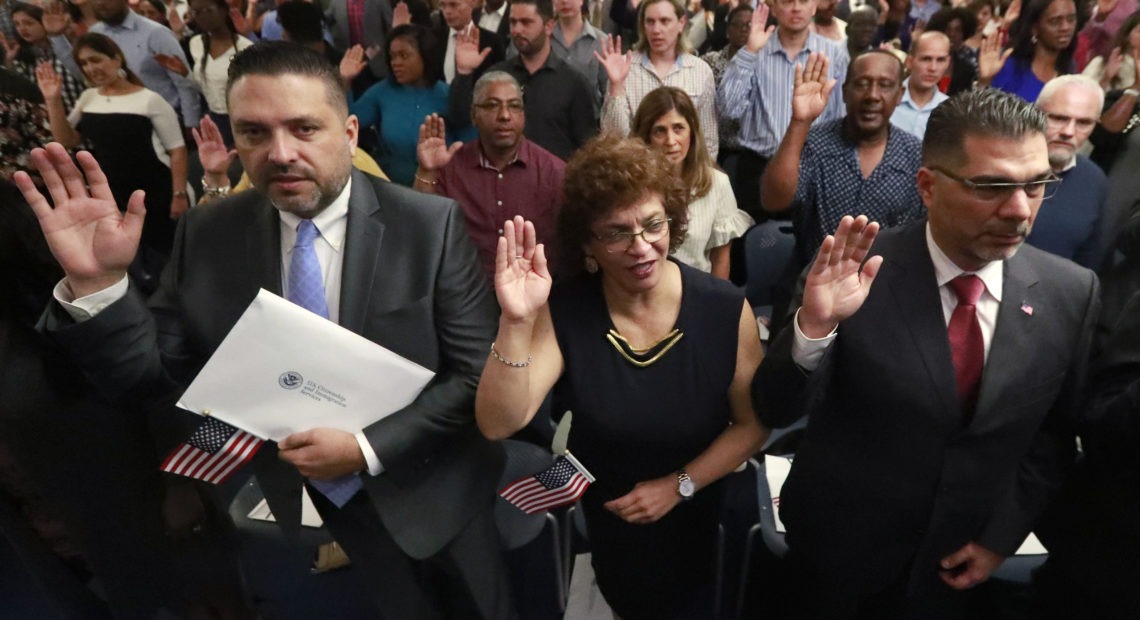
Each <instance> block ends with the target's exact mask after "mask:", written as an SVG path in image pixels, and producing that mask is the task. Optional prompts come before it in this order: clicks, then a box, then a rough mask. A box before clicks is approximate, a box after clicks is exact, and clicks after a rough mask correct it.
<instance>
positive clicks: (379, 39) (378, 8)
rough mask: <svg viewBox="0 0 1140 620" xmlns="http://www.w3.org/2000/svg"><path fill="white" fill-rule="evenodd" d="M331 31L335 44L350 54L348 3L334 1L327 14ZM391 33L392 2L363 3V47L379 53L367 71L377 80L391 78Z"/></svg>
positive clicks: (370, 61) (372, 1) (373, 0)
mask: <svg viewBox="0 0 1140 620" xmlns="http://www.w3.org/2000/svg"><path fill="white" fill-rule="evenodd" d="M325 17H326V18H327V19H328V20H329V30H330V31H331V32H332V38H333V45H334V46H336V48H337V49H340V50H345V51H347V50H348V48H349V47H350V45H349V44H350V39H349V34H348V0H332V2H331V3H329V8H328V10H327V11H326V12H325ZM391 31H392V3H391V2H390V1H389V0H365V1H364V47H365V48H368V47H371V46H373V45H375V46H377V47H378V48H379V50H380V52H379V53H378V54H376V55H375V56H373V57H372V59H371V60H369V61H368V68H369V69H371V70H372V73H373V74H374V75H375V76H376V78H377V79H380V80H382V79H384V78H385V77H388V50H387V45H388V33H389V32H391Z"/></svg>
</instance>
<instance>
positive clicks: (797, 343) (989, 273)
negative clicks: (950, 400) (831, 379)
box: [792, 223, 1005, 372]
mask: <svg viewBox="0 0 1140 620" xmlns="http://www.w3.org/2000/svg"><path fill="white" fill-rule="evenodd" d="M926 249H927V250H928V251H929V252H930V260H931V261H932V262H933V263H934V277H935V279H936V280H937V282H938V295H939V296H940V297H941V298H942V315H943V318H944V319H945V320H946V326H947V328H949V326H950V317H951V316H952V315H953V314H954V308H956V307H958V295H957V294H955V293H954V289H952V288H950V286H949V283H950V281H951V280H953V279H954V278H957V277H958V276H960V275H963V274H973V275H976V276H978V277H979V278H981V280H982V283H983V284H985V285H986V289H985V291H983V292H982V296H981V298H979V299H978V305H977V315H978V323H979V324H980V325H981V327H982V342H983V344H984V345H985V358H984V359H987V360H988V359H989V357H990V343H991V342H993V339H994V329H995V328H996V327H997V316H998V308H999V307H1000V306H1001V290H1002V281H1003V273H1004V272H1003V268H1004V264H1005V261H1000V260H995V261H990V262H989V263H986V266H985V267H982V268H981V269H979V270H977V271H965V270H964V269H962V268H961V267H959V266H957V265H955V264H954V261H952V260H950V257H948V256H946V253H945V252H943V251H942V248H940V247H938V244H937V243H935V242H934V237H933V235H931V233H930V224H929V223H927V224H926ZM799 318H800V313H799V311H796V317H795V319H794V320H793V323H794V325H795V338H794V339H793V340H792V360H793V361H795V363H796V365H798V366H799V367H800V368H803V369H804V370H806V371H808V372H811V371H813V370H815V369H816V368H817V367H819V362H820V359H821V358H822V357H823V353H824V351H826V350H827V347H829V346H831V343H832V342H834V341H835V336H836V334H837V333H838V329H839V328H838V327H836V329H834V330H832V331H831V333H830V334H828V335H826V336H824V337H823V338H808V337H807V336H805V335H804V333H803V332H802V331H800V323H799Z"/></svg>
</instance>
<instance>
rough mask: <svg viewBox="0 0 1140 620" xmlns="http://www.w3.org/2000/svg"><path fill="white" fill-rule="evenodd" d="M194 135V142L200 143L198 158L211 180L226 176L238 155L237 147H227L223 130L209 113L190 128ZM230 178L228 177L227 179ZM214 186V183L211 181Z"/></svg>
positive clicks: (218, 179)
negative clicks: (193, 127) (223, 137)
mask: <svg viewBox="0 0 1140 620" xmlns="http://www.w3.org/2000/svg"><path fill="white" fill-rule="evenodd" d="M190 131H191V133H192V134H193V135H194V143H195V144H197V145H198V159H199V160H201V162H202V170H203V171H204V172H205V173H206V176H207V177H210V180H211V181H220V180H221V179H222V178H225V177H226V174H227V172H228V171H229V169H230V164H231V163H233V161H234V157H236V156H237V149H233V150H231V149H227V148H226V143H225V140H223V139H222V132H221V130H220V129H218V125H217V124H216V123H214V120H213V119H212V118H210V117H209V116H208V115H206V116H203V117H202V121H201V122H200V123H199V124H198V127H197V128H195V129H191V130H190ZM228 180H229V179H228V178H226V181H228ZM211 185H212V186H216V185H214V183H211Z"/></svg>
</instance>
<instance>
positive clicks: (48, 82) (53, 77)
mask: <svg viewBox="0 0 1140 620" xmlns="http://www.w3.org/2000/svg"><path fill="white" fill-rule="evenodd" d="M36 84H37V85H38V86H39V87H40V93H42V94H43V96H44V101H50V100H52V99H58V98H59V97H60V96H61V95H60V94H61V93H62V92H63V78H62V77H60V75H59V74H58V73H56V72H55V68H54V67H52V66H51V63H50V62H46V61H45V62H41V63H40V64H38V65H36Z"/></svg>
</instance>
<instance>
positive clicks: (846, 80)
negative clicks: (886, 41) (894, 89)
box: [843, 47, 906, 88]
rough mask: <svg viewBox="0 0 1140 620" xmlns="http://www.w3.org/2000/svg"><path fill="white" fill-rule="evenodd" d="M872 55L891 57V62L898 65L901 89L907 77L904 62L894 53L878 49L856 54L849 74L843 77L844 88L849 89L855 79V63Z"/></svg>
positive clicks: (848, 70) (848, 69) (850, 64)
mask: <svg viewBox="0 0 1140 620" xmlns="http://www.w3.org/2000/svg"><path fill="white" fill-rule="evenodd" d="M872 54H882V55H884V56H888V57H890V59H891V60H893V61H894V62H895V64H896V65H898V70H899V73H898V77H899V87H900V88H901V87H902V82H903V79H904V78H905V77H906V65H904V64H903V61H901V60H899V57H898V56H895V54H894V52H891V51H889V50H884V49H879V48H877V47H874V48H871V49H869V50H864V51H862V52H859V53H858V54H855V57H854V58H852V59H851V62H850V63H849V64H848V65H847V74H846V75H844V76H843V87H844V88H847V85H848V84H850V83H851V80H852V79H853V78H854V77H855V72H854V71H852V70H851V69H853V68H854V67H855V61H857V60H859V59H860V58H863V57H864V56H870V55H872Z"/></svg>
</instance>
